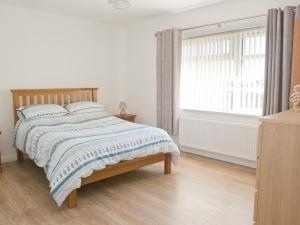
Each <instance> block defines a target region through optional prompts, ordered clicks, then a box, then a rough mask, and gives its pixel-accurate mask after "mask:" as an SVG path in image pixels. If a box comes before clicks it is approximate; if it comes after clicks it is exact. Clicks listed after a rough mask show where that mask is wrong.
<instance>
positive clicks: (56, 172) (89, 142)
mask: <svg viewBox="0 0 300 225" xmlns="http://www.w3.org/2000/svg"><path fill="white" fill-rule="evenodd" d="M11 91H12V95H13V106H14V118H15V124H16V128H15V138H14V140H15V146H16V148H17V157H18V161H19V162H22V161H23V160H24V157H25V156H27V157H28V158H30V159H31V160H33V161H34V162H35V164H36V165H37V166H38V167H41V168H43V169H44V172H45V174H46V176H47V179H48V180H49V186H50V188H51V190H50V194H51V196H52V197H53V198H54V200H55V201H56V203H57V205H58V206H61V205H62V203H63V202H64V201H65V199H67V205H68V208H74V207H76V206H77V189H78V188H80V187H81V186H83V185H87V184H90V183H93V182H96V181H99V180H102V179H105V178H108V177H112V176H115V175H119V174H122V173H125V172H128V171H131V170H135V169H138V168H140V167H144V166H147V165H151V164H154V163H157V162H164V173H165V174H170V173H171V161H172V160H173V161H176V159H177V157H178V155H179V150H178V148H177V146H176V145H175V143H174V142H173V141H172V139H171V138H170V136H169V135H168V134H167V133H166V132H165V131H163V130H161V129H158V128H154V127H150V126H146V125H142V124H136V123H130V122H127V121H124V120H121V119H119V118H116V117H113V116H112V115H111V114H109V113H107V112H101V113H99V112H95V113H83V114H76V115H73V114H70V115H69V114H68V115H63V116H58V117H49V118H38V119H32V120H28V121H27V120H26V121H23V120H19V119H18V115H17V109H18V108H19V107H21V106H28V105H36V104H58V105H66V104H69V103H73V102H83V101H93V102H97V91H98V89H97V88H69V89H17V90H11Z"/></svg>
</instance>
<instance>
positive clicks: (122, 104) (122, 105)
mask: <svg viewBox="0 0 300 225" xmlns="http://www.w3.org/2000/svg"><path fill="white" fill-rule="evenodd" d="M119 109H121V110H125V109H127V103H126V102H120V105H119Z"/></svg>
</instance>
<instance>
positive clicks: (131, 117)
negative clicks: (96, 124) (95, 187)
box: [114, 114, 136, 123]
mask: <svg viewBox="0 0 300 225" xmlns="http://www.w3.org/2000/svg"><path fill="white" fill-rule="evenodd" d="M114 116H115V117H118V118H120V119H122V120H127V121H128V122H133V123H134V122H135V117H136V115H134V114H126V115H120V114H117V115H114Z"/></svg>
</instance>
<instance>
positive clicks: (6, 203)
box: [0, 154, 255, 225]
mask: <svg viewBox="0 0 300 225" xmlns="http://www.w3.org/2000/svg"><path fill="white" fill-rule="evenodd" d="M254 183H255V174H254V171H253V170H251V169H247V168H243V167H239V166H234V165H231V164H227V163H223V162H219V161H215V160H210V159H207V158H201V157H196V156H191V155H187V154H184V155H182V156H181V158H180V160H179V162H178V165H177V167H173V173H172V174H171V175H163V164H162V163H158V164H155V165H152V166H148V167H145V168H143V169H140V170H137V171H134V172H130V173H127V174H124V175H120V176H117V177H113V178H109V179H106V180H103V181H100V182H97V183H94V184H91V185H88V186H85V187H83V188H81V189H80V190H79V192H78V207H77V208H75V209H67V207H66V205H65V204H64V205H63V206H62V207H61V208H58V207H57V206H56V205H55V202H54V201H53V200H52V198H50V197H49V188H48V183H47V180H46V178H45V176H44V174H43V172H42V170H40V169H37V167H35V166H34V164H33V163H32V162H31V161H28V160H26V161H25V162H24V163H17V162H13V163H7V164H4V165H3V173H2V174H0V224H1V225H2V224H5V225H6V224H7V225H10V224H17V225H23V224H30V225H35V224H36V225H46V224H47V225H56V224H61V225H86V224H87V225H94V224H121V225H127V224H139V225H141V224H161V225H168V224H171V225H184V224H188V225H252V214H253V201H254Z"/></svg>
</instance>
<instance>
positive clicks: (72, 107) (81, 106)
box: [65, 101, 106, 114]
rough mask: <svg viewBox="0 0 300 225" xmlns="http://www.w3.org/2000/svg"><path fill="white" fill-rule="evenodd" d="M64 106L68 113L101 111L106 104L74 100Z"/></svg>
mask: <svg viewBox="0 0 300 225" xmlns="http://www.w3.org/2000/svg"><path fill="white" fill-rule="evenodd" d="M65 108H66V109H67V110H68V112H69V113H74V114H77V113H89V112H103V111H105V109H106V106H104V105H101V104H98V103H96V102H88V101H83V102H75V103H71V104H69V105H67V106H65Z"/></svg>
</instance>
